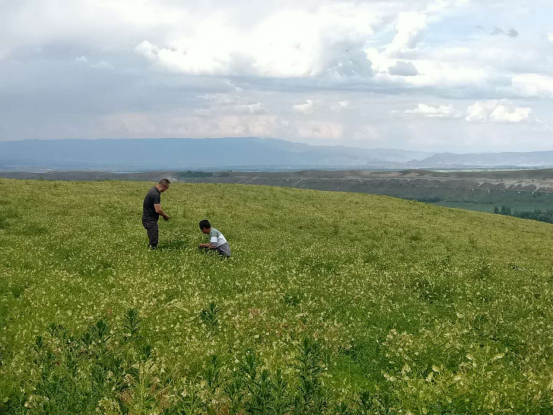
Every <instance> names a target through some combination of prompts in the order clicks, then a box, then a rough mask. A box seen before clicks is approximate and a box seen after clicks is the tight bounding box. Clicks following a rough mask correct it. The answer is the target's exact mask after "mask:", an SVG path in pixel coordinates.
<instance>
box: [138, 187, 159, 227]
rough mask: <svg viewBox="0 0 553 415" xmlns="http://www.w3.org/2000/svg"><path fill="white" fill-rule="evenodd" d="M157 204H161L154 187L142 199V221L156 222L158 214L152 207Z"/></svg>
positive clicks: (157, 191)
mask: <svg viewBox="0 0 553 415" xmlns="http://www.w3.org/2000/svg"><path fill="white" fill-rule="evenodd" d="M159 204H161V192H160V191H159V190H157V187H155V186H154V187H152V188H151V189H150V191H149V192H148V194H147V195H146V197H145V198H144V205H143V209H142V219H150V220H152V219H153V220H158V219H159V213H157V212H156V209H155V207H154V205H159Z"/></svg>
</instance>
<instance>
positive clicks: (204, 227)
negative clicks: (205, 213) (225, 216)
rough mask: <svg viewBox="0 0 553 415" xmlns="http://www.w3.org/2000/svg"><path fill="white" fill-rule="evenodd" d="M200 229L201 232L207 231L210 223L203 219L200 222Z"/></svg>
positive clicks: (209, 228)
mask: <svg viewBox="0 0 553 415" xmlns="http://www.w3.org/2000/svg"><path fill="white" fill-rule="evenodd" d="M200 229H201V230H202V232H203V233H209V231H210V230H211V223H209V221H208V220H207V219H204V220H202V221H201V222H200Z"/></svg>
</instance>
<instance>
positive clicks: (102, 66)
mask: <svg viewBox="0 0 553 415" xmlns="http://www.w3.org/2000/svg"><path fill="white" fill-rule="evenodd" d="M75 62H77V63H80V64H88V66H90V67H91V68H95V69H115V68H114V66H113V65H112V64H110V63H109V62H106V61H104V60H102V61H99V62H90V61H89V60H88V58H87V57H86V56H79V57H77V58H75Z"/></svg>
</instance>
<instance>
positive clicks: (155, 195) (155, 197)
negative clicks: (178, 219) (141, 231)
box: [142, 179, 171, 249]
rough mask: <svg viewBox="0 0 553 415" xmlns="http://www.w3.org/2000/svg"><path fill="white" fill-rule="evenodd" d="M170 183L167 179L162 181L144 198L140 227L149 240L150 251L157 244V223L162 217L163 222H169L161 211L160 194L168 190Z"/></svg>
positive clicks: (167, 217)
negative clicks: (141, 226)
mask: <svg viewBox="0 0 553 415" xmlns="http://www.w3.org/2000/svg"><path fill="white" fill-rule="evenodd" d="M170 184H171V182H170V181H169V179H162V180H160V181H159V183H158V184H156V185H155V186H154V187H152V188H151V189H150V191H149V192H148V194H147V195H146V197H145V198H144V205H143V209H142V225H144V228H145V229H146V231H147V232H148V239H149V240H150V249H156V248H157V244H158V235H159V228H158V226H157V221H158V220H159V217H160V216H162V217H163V219H164V220H169V216H168V215H167V214H166V213H165V212H164V211H163V209H161V194H162V193H163V192H165V191H166V190H167V189H169V185H170Z"/></svg>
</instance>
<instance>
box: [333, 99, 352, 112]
mask: <svg viewBox="0 0 553 415" xmlns="http://www.w3.org/2000/svg"><path fill="white" fill-rule="evenodd" d="M348 108H351V103H350V102H349V101H348V100H345V99H344V100H342V101H339V102H337V103H336V104H334V105H331V106H330V110H331V111H333V112H342V111H345V110H347V109H348Z"/></svg>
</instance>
